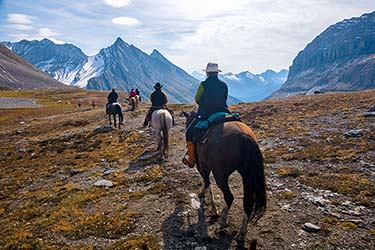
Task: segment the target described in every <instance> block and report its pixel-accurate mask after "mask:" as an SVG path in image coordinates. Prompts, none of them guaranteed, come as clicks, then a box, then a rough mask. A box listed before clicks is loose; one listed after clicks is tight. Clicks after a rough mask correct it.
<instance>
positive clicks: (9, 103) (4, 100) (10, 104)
mask: <svg viewBox="0 0 375 250" xmlns="http://www.w3.org/2000/svg"><path fill="white" fill-rule="evenodd" d="M42 107H43V106H42V105H39V104H36V101H35V100H34V99H31V98H9V97H0V108H3V109H12V108H42Z"/></svg>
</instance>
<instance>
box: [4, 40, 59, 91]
mask: <svg viewBox="0 0 375 250" xmlns="http://www.w3.org/2000/svg"><path fill="white" fill-rule="evenodd" d="M65 87H66V86H65V85H64V84H62V83H60V82H58V81H56V80H54V79H53V78H51V77H49V76H48V75H47V74H45V73H43V72H42V71H40V70H38V69H36V68H35V67H34V66H33V65H31V64H30V63H28V62H27V61H25V60H24V59H23V58H22V57H20V56H18V55H16V54H15V53H13V52H12V51H10V50H9V49H7V48H6V47H4V46H3V45H1V44H0V88H3V89H34V88H37V89H47V88H65Z"/></svg>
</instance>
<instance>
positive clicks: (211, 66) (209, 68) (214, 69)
mask: <svg viewBox="0 0 375 250" xmlns="http://www.w3.org/2000/svg"><path fill="white" fill-rule="evenodd" d="M203 71H205V72H208V73H210V72H221V70H220V69H219V65H218V64H217V63H213V62H209V63H207V67H206V69H204V70H203Z"/></svg>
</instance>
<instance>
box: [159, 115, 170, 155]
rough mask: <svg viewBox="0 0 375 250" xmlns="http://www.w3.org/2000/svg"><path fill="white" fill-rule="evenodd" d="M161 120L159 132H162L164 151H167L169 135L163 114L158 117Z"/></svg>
mask: <svg viewBox="0 0 375 250" xmlns="http://www.w3.org/2000/svg"><path fill="white" fill-rule="evenodd" d="M160 119H161V131H163V145H164V149H165V150H168V148H169V135H168V125H167V116H166V114H165V112H163V113H162V114H161V116H160Z"/></svg>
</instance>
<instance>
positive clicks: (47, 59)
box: [3, 39, 88, 85]
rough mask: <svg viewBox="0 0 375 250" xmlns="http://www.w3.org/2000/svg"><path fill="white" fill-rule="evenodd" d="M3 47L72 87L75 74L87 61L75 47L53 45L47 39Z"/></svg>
mask: <svg viewBox="0 0 375 250" xmlns="http://www.w3.org/2000/svg"><path fill="white" fill-rule="evenodd" d="M3 45H5V46H6V47H8V48H9V49H11V50H12V51H13V52H15V53H17V54H18V55H20V56H21V57H23V58H24V59H26V60H27V61H28V62H30V63H31V64H33V65H34V66H36V67H37V68H39V69H40V70H42V71H44V72H45V73H47V74H49V75H50V76H52V77H53V78H55V79H56V80H58V81H60V82H62V83H64V84H67V85H74V84H71V83H72V82H74V79H75V76H76V74H77V72H78V71H79V70H80V69H81V68H82V66H83V65H84V64H85V63H86V62H87V60H88V57H87V56H86V55H85V54H84V53H83V52H82V50H81V49H79V48H77V47H76V46H74V45H72V44H55V43H54V42H52V41H50V40H48V39H43V40H41V41H36V40H34V41H28V40H22V41H20V42H17V43H9V42H4V43H3Z"/></svg>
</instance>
